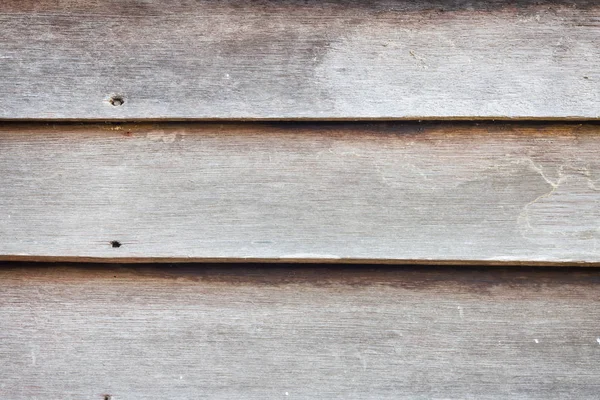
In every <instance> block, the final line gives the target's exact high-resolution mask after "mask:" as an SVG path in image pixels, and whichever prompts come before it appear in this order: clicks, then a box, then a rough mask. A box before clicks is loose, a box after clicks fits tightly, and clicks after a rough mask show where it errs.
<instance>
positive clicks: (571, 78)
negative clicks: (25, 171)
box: [0, 0, 600, 120]
mask: <svg viewBox="0 0 600 400" xmlns="http://www.w3.org/2000/svg"><path fill="white" fill-rule="evenodd" d="M598 37H600V5H598V3H597V2H596V1H593V0H541V1H540V0H535V1H534V0H520V1H508V0H486V1H476V2H473V1H462V0H424V1H414V0H377V1H362V0H334V1H328V2H321V1H312V0H311V1H302V0H272V1H247V0H246V1H239V0H235V1H233V0H232V1H212V0H203V1H194V2H190V1H184V0H177V1H166V0H145V1H122V0H107V1H90V0H74V1H68V2H57V1H55V0H40V1H35V2H32V1H21V0H6V1H2V2H0V65H1V68H0V88H2V98H3V101H2V102H0V119H50V120H52V119H66V120H69V119H98V120H107V119H109V120H120V119H155V120H156V119H362V118H364V119H413V118H414V119H427V118H430V119H439V118H553V119H556V118H574V119H595V118H598V117H599V116H600V46H598Z"/></svg>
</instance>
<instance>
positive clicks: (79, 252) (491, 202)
mask: <svg viewBox="0 0 600 400" xmlns="http://www.w3.org/2000/svg"><path fill="white" fill-rule="evenodd" d="M599 149H600V126H599V125H591V124H588V125H580V124H569V125H564V124H563V125H541V124H525V125H524V124H502V125H494V124H474V123H470V124H466V123H462V124H456V123H455V124H400V123H389V124H384V123H377V124H355V125H351V124H327V125H322V124H315V125H312V124H297V125H293V124H283V125H282V124H246V125H243V124H241V125H236V124H207V123H204V124H129V125H126V124H124V125H108V124H100V125H75V124H71V125H69V124H67V125H25V124H8V125H4V126H2V127H0V210H1V211H0V212H1V217H0V237H1V238H2V240H1V241H0V258H4V259H35V260H37V259H40V258H44V257H55V258H62V259H96V260H102V259H113V260H121V261H140V260H149V259H152V260H155V261H158V260H171V259H174V260H190V261H191V260H271V261H273V260H275V261H276V260H280V259H282V260H290V261H292V260H298V261H334V262H355V261H373V262H412V261H417V262H433V263H435V262H459V263H462V262H487V263H497V262H512V263H520V262H523V263H562V262H572V263H598V262H599V261H600V246H599V240H600V229H599V228H600V191H599V190H598V188H599V187H600V186H599V182H598V180H599V179H600V175H599V174H600V158H599V157H598V150H599ZM113 241H118V242H119V243H120V244H121V246H120V247H112V245H111V242H113Z"/></svg>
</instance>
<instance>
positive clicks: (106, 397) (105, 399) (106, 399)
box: [104, 394, 112, 400]
mask: <svg viewBox="0 0 600 400" xmlns="http://www.w3.org/2000/svg"><path fill="white" fill-rule="evenodd" d="M110 399H112V396H111V395H110V394H107V395H105V396H104V400H110Z"/></svg>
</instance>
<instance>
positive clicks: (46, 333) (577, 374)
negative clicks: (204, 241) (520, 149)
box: [0, 265, 600, 400]
mask: <svg viewBox="0 0 600 400" xmlns="http://www.w3.org/2000/svg"><path fill="white" fill-rule="evenodd" d="M599 289H600V273H599V272H598V271H597V270H594V269H586V270H581V269H579V270H578V269H569V270H562V269H554V270H550V271H548V270H546V271H544V270H529V269H523V268H519V269H512V270H499V269H495V268H489V267H488V268H486V269H469V268H460V269H450V268H446V269H440V268H433V267H428V268H427V269H415V268H404V269H391V268H390V267H387V268H386V269H330V268H325V267H319V268H297V267H293V266H282V267H279V268H264V267H260V266H251V267H247V268H239V267H238V268H231V267H229V268H215V267H211V266H207V265H202V266H196V267H191V268H188V269H182V268H180V267H175V266H173V267H165V268H162V269H156V268H147V267H143V268H142V267H136V268H129V267H128V268H120V267H117V266H101V267H98V268H91V267H90V266H89V265H87V266H81V267H73V266H69V267H65V266H63V267H59V266H52V267H40V266H32V265H29V266H4V267H3V268H2V269H0V294H1V295H0V326H2V329H0V362H1V363H2V368H0V394H2V396H3V398H6V399H11V400H36V399H39V400H55V399H61V400H103V399H104V396H105V395H111V396H112V399H113V400H154V399H174V400H175V399H192V398H193V399H232V398H235V399H260V400H262V399H272V398H281V399H315V398H327V399H442V398H443V399H507V398H511V399H544V400H547V399H597V398H598V393H599V391H600V364H599V363H598V358H599V357H600V324H599V323H598V321H599V320H600V290H599Z"/></svg>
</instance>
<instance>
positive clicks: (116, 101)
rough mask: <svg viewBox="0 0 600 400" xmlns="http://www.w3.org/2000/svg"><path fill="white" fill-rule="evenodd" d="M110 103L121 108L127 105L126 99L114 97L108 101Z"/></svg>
mask: <svg viewBox="0 0 600 400" xmlns="http://www.w3.org/2000/svg"><path fill="white" fill-rule="evenodd" d="M108 102H109V103H110V104H112V105H113V106H115V107H119V106H122V105H123V103H125V99H123V97H122V96H112V97H111V98H110V99H108Z"/></svg>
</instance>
